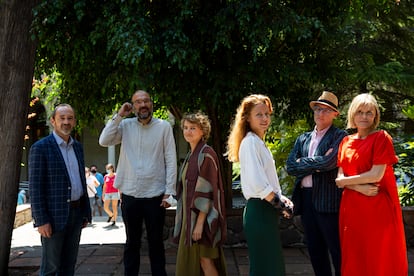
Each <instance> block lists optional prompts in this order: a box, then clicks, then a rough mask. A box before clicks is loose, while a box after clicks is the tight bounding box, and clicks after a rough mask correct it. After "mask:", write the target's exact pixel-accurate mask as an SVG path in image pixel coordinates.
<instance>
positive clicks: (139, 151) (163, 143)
mask: <svg viewBox="0 0 414 276" xmlns="http://www.w3.org/2000/svg"><path fill="white" fill-rule="evenodd" d="M119 143H121V149H120V153H119V161H118V168H117V170H116V178H115V184H114V187H115V188H117V189H119V190H120V191H121V192H122V193H123V194H126V195H129V196H133V197H136V198H152V197H156V196H159V195H162V194H170V195H175V182H176V178H177V157H176V148H175V141H174V136H173V132H172V127H171V125H170V124H169V123H168V122H167V121H164V120H160V119H156V118H152V119H151V121H150V122H149V123H148V124H146V125H143V124H142V123H140V122H139V121H138V120H137V118H135V117H134V118H126V119H122V117H120V116H114V117H113V119H111V120H109V122H108V123H107V124H106V126H105V128H104V129H103V131H102V133H101V135H100V137H99V144H100V145H101V146H111V145H116V144H119Z"/></svg>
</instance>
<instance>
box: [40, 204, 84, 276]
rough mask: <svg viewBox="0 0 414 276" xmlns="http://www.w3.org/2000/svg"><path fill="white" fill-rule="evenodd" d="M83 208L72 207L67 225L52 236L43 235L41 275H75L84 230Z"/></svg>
mask: <svg viewBox="0 0 414 276" xmlns="http://www.w3.org/2000/svg"><path fill="white" fill-rule="evenodd" d="M81 210H82V209H81V208H71V209H70V212H69V218H68V223H67V225H66V227H65V228H64V229H63V230H62V231H59V232H55V233H52V237H50V238H44V237H41V241H42V263H41V266H40V275H59V276H61V275H62V276H63V275H65V276H66V275H74V274H75V266H76V259H77V257H78V250H79V241H80V235H81V231H82V223H83V215H82V212H81Z"/></svg>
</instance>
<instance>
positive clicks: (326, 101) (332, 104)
mask: <svg viewBox="0 0 414 276" xmlns="http://www.w3.org/2000/svg"><path fill="white" fill-rule="evenodd" d="M318 102H323V103H327V104H329V105H331V106H333V107H334V108H335V109H338V107H337V106H336V105H335V104H334V103H333V102H331V101H328V100H323V99H321V100H318Z"/></svg>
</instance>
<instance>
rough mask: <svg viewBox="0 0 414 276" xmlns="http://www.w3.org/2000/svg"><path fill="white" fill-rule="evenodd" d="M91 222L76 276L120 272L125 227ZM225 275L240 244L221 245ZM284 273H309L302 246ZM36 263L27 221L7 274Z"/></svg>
mask: <svg viewBox="0 0 414 276" xmlns="http://www.w3.org/2000/svg"><path fill="white" fill-rule="evenodd" d="M93 220H94V223H93V225H91V226H88V227H87V228H85V229H84V230H83V232H82V236H81V246H80V251H79V256H78V265H77V269H76V275H80V276H82V275H89V276H92V275H123V272H124V271H123V264H122V252H123V243H124V241H125V229H124V224H123V223H122V222H118V223H117V225H116V227H107V225H108V223H106V217H94V219H93ZM176 250H177V248H176V246H175V245H173V244H170V243H167V244H166V257H167V272H168V275H169V276H172V275H174V271H175V260H176ZM224 254H225V256H226V260H227V268H228V272H229V276H233V275H234V276H236V275H248V271H249V265H248V254H247V249H246V248H245V247H243V246H241V247H232V248H227V247H226V248H225V250H224ZM408 256H409V262H410V273H409V275H410V276H411V275H413V276H414V267H413V266H414V248H410V249H409V251H408ZM284 257H285V263H286V272H287V276H293V275H304V276H305V275H306V276H311V275H313V272H312V267H311V265H310V262H309V257H308V254H307V251H306V248H284ZM39 264H40V238H39V234H38V233H37V231H36V230H35V229H34V228H33V226H32V224H31V223H28V224H25V225H23V226H20V227H18V228H16V229H14V231H13V237H12V246H11V253H10V262H9V275H15V276H20V275H38V269H39ZM139 275H151V271H150V267H149V259H148V250H147V247H146V246H145V245H144V246H143V249H142V256H141V270H140V274H139Z"/></svg>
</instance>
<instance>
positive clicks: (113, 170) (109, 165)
mask: <svg viewBox="0 0 414 276" xmlns="http://www.w3.org/2000/svg"><path fill="white" fill-rule="evenodd" d="M105 169H106V170H112V172H115V166H114V165H113V164H111V163H108V164H106V166H105Z"/></svg>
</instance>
